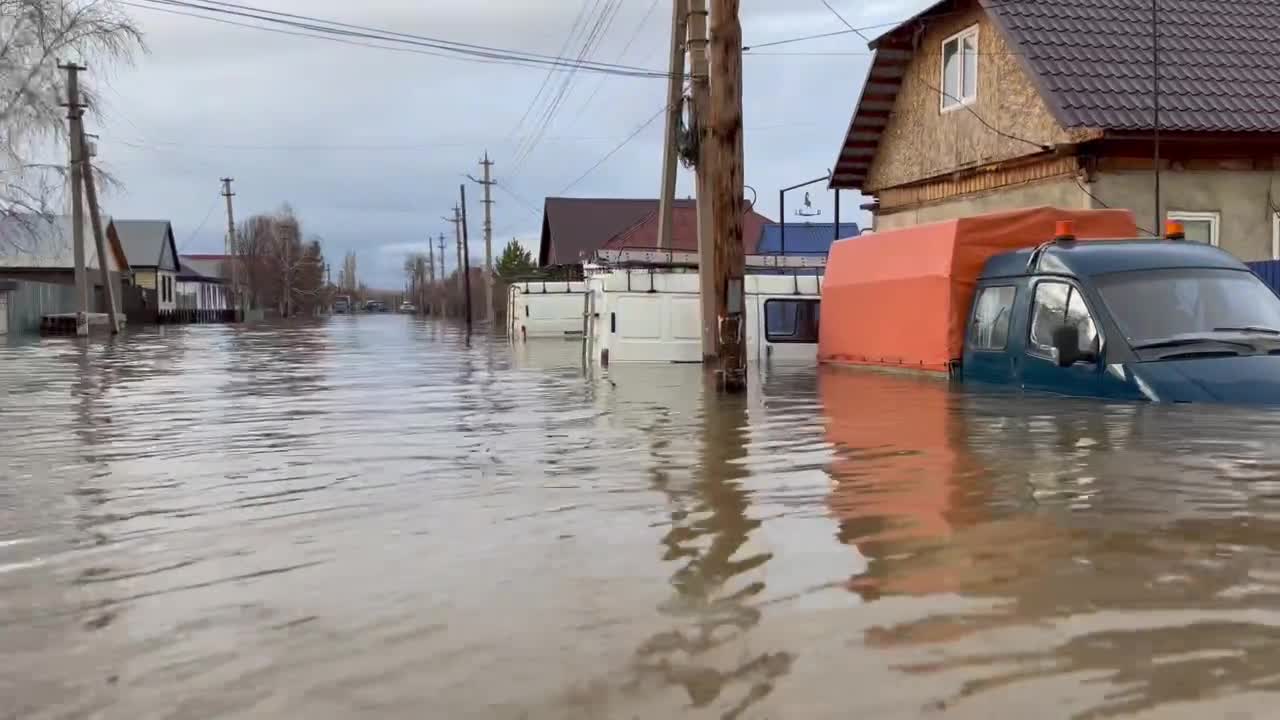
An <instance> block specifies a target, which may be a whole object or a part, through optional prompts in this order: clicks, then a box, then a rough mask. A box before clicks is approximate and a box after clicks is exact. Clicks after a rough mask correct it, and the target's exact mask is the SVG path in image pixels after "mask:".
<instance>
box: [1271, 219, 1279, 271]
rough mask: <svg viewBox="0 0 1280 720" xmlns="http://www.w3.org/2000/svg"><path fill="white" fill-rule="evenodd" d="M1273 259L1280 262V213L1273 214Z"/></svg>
mask: <svg viewBox="0 0 1280 720" xmlns="http://www.w3.org/2000/svg"><path fill="white" fill-rule="evenodd" d="M1271 259H1272V260H1280V212H1273V213H1271Z"/></svg>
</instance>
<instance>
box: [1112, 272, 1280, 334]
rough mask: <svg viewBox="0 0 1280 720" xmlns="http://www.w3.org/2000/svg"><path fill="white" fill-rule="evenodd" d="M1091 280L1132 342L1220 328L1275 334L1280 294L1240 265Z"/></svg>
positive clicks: (1279, 316) (1279, 323) (1279, 319)
mask: <svg viewBox="0 0 1280 720" xmlns="http://www.w3.org/2000/svg"><path fill="white" fill-rule="evenodd" d="M1097 282H1098V289H1099V291H1100V292H1101V293H1102V299H1103V301H1104V302H1106V304H1107V307H1108V309H1110V310H1111V316H1112V317H1114V318H1115V320H1116V324H1118V325H1119V326H1120V331H1121V332H1123V333H1124V334H1125V337H1127V338H1128V339H1129V342H1130V343H1132V344H1133V345H1140V344H1143V343H1147V342H1152V341H1159V340H1166V339H1169V338H1174V337H1179V336H1186V335H1199V334H1212V333H1220V332H1236V331H1238V332H1252V333H1260V334H1266V335H1280V298H1277V297H1276V295H1275V294H1274V293H1273V292H1271V290H1270V289H1269V288H1267V286H1266V285H1263V284H1262V281H1261V280H1259V279H1258V277H1257V276H1256V275H1254V274H1253V273H1251V272H1248V271H1246V270H1217V269H1209V268H1190V269H1178V270H1153V271H1147V272H1123V273H1113V274H1109V275H1101V276H1099V277H1098V280H1097Z"/></svg>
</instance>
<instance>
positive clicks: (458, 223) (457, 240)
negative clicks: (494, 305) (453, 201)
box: [450, 205, 462, 295]
mask: <svg viewBox="0 0 1280 720" xmlns="http://www.w3.org/2000/svg"><path fill="white" fill-rule="evenodd" d="M450 222H452V223H453V245H454V249H455V250H456V251H457V256H458V294H459V295H461V294H462V216H461V215H460V214H459V212H458V206H457V205H454V206H453V220H451V221H450Z"/></svg>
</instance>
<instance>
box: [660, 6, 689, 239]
mask: <svg viewBox="0 0 1280 720" xmlns="http://www.w3.org/2000/svg"><path fill="white" fill-rule="evenodd" d="M688 24H689V6H688V0H674V1H673V2H672V3H671V62H670V64H669V66H668V67H669V68H670V69H669V72H670V73H671V77H669V78H667V135H666V143H665V144H664V146H663V149H662V192H661V193H660V194H659V195H658V249H659V250H670V249H671V214H672V207H673V206H674V205H675V200H676V156H677V155H678V152H677V148H676V143H677V142H678V141H679V135H680V117H681V114H682V113H681V110H682V109H683V108H682V106H683V105H684V102H683V101H684V45H685V32H686V28H687V27H688Z"/></svg>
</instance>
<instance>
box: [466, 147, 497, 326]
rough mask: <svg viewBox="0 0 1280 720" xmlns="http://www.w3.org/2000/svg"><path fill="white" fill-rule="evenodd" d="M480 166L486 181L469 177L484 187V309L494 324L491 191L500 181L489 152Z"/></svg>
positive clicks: (490, 321)
mask: <svg viewBox="0 0 1280 720" xmlns="http://www.w3.org/2000/svg"><path fill="white" fill-rule="evenodd" d="M480 166H481V167H483V168H484V179H483V180H477V179H476V178H473V177H471V176H470V175H468V176H467V177H469V178H471V181H472V182H474V183H477V184H479V185H481V186H483V187H484V200H481V201H480V202H482V203H484V272H483V273H482V276H483V278H484V296H485V301H484V307H485V311H484V313H485V315H484V318H485V322H487V323H489V324H490V325H492V324H493V193H492V192H491V189H492V188H493V186H494V185H496V184H497V182H498V181H496V180H494V179H493V176H492V175H491V174H490V172H489V169H490V168H492V167H493V161H492V160H490V159H489V151H488V150H486V151H485V152H484V160H481V161H480Z"/></svg>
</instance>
